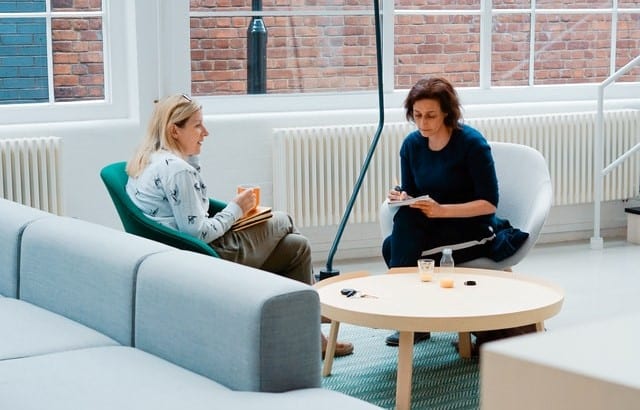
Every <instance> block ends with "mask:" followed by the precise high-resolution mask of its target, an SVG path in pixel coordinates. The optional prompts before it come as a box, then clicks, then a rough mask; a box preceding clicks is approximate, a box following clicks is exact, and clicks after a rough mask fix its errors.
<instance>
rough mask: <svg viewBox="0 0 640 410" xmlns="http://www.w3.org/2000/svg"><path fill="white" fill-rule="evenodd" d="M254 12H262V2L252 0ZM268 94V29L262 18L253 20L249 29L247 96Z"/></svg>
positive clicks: (258, 17) (255, 17)
mask: <svg viewBox="0 0 640 410" xmlns="http://www.w3.org/2000/svg"><path fill="white" fill-rule="evenodd" d="M251 10H252V11H262V0H251ZM266 92H267V27H266V26H265V25H264V21H263V20H262V16H254V17H252V18H251V22H250V23H249V27H248V28H247V94H266Z"/></svg>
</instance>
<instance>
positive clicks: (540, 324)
mask: <svg viewBox="0 0 640 410" xmlns="http://www.w3.org/2000/svg"><path fill="white" fill-rule="evenodd" d="M536 332H544V322H538V323H536Z"/></svg>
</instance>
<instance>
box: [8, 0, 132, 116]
mask: <svg viewBox="0 0 640 410" xmlns="http://www.w3.org/2000/svg"><path fill="white" fill-rule="evenodd" d="M133 5H134V3H132V2H120V1H111V0H103V2H102V16H101V17H102V29H103V38H102V41H103V63H104V100H87V101H65V102H55V101H53V92H54V90H53V77H52V75H53V73H52V67H53V64H52V60H51V59H52V49H51V42H52V39H51V18H52V14H54V13H52V12H51V10H50V3H49V1H47V10H46V11H45V12H34V13H7V14H11V16H12V17H14V15H16V16H17V15H18V14H19V15H20V16H21V17H22V18H25V17H26V18H42V17H44V18H45V19H46V21H47V23H46V24H47V54H48V56H47V59H48V63H47V66H48V68H47V69H48V76H49V79H48V81H49V102H42V103H24V104H19V103H18V104H6V105H0V124H2V125H3V126H7V125H17V124H24V123H58V122H69V121H87V120H101V119H113V118H125V117H127V116H129V115H130V113H129V100H130V98H129V93H130V90H129V88H130V87H129V84H130V82H131V80H130V78H131V77H130V70H129V69H128V68H127V67H129V66H130V63H131V60H130V58H129V56H130V55H131V53H130V52H129V51H128V49H129V47H128V44H127V33H128V31H127V30H126V29H125V30H123V29H122V28H123V27H129V26H130V19H129V18H128V16H129V15H132V14H134V13H133ZM89 14H92V15H95V13H94V12H85V11H79V12H77V13H76V12H57V13H55V15H56V16H59V15H64V16H75V15H89ZM112 22H118V23H119V24H112ZM113 79H118V81H113Z"/></svg>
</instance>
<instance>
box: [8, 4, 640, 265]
mask: <svg viewBox="0 0 640 410" xmlns="http://www.w3.org/2000/svg"><path fill="white" fill-rule="evenodd" d="M170 3H172V4H173V2H170ZM127 7H129V9H128V13H127V19H126V22H125V24H124V25H122V26H118V29H119V30H123V31H125V32H126V33H127V37H128V38H130V39H136V40H135V41H131V42H129V43H127V45H126V50H121V51H124V52H125V53H126V55H127V59H128V60H127V61H128V65H127V70H126V71H127V73H128V74H127V75H128V79H127V81H122V82H120V81H119V80H118V79H114V86H115V87H118V86H119V85H118V83H124V84H126V90H125V91H126V93H127V98H128V99H127V104H128V105H129V106H130V107H132V108H130V109H129V110H128V115H127V116H126V118H117V119H113V120H99V121H78V122H73V121H67V122H63V123H45V124H38V123H32V122H28V121H27V122H25V123H23V124H17V125H0V138H16V137H29V136H40V135H57V136H60V137H62V138H63V156H62V179H63V189H64V196H65V198H64V206H65V214H66V215H68V216H71V217H77V218H80V219H84V220H88V221H93V222H96V223H99V224H104V225H107V226H111V227H115V228H118V229H121V225H120V222H119V220H118V217H117V215H116V212H115V209H114V207H113V205H112V203H111V201H110V199H109V197H108V195H107V193H106V190H105V188H104V186H103V184H102V182H101V180H100V178H99V171H100V169H101V168H102V167H103V166H105V165H106V164H108V163H110V162H114V161H121V160H127V159H128V158H129V156H130V155H131V153H132V152H133V150H134V148H135V146H136V144H137V143H138V141H139V139H140V138H141V136H142V134H143V131H144V129H145V128H146V121H147V119H148V117H149V115H150V111H151V109H152V107H153V103H152V101H153V100H154V99H157V98H159V97H160V96H163V95H166V94H167V93H169V92H182V91H184V90H185V89H188V76H186V75H184V73H185V72H188V70H189V63H188V61H186V59H183V60H185V61H182V60H180V59H177V60H176V53H175V52H167V51H166V50H167V49H172V48H171V47H169V46H168V44H169V43H173V46H174V47H173V49H175V48H180V47H188V38H187V36H186V35H184V33H183V35H182V36H181V35H180V34H179V33H176V31H179V30H177V29H176V28H173V29H171V30H165V31H163V30H159V29H158V27H159V25H158V24H157V21H165V20H166V18H167V15H166V13H167V10H157V2H155V1H153V0H136V1H135V2H132V3H131V4H130V6H127ZM171 13H177V14H180V15H181V17H180V18H183V19H188V16H187V15H186V14H185V10H184V9H181V8H177V9H176V10H173V11H171ZM181 13H182V14H181ZM162 26H163V27H166V23H165V24H163V25H162ZM185 44H186V45H185ZM187 54H188V53H187ZM180 73H182V75H180ZM481 93H482V92H481V91H480V90H477V91H472V92H469V93H466V94H464V95H463V103H464V104H465V107H466V110H465V116H466V117H467V118H472V117H479V116H485V115H488V116H495V115H496V113H501V114H504V113H507V112H512V113H513V114H522V113H531V112H562V111H581V110H594V109H595V106H596V105H595V101H594V100H593V99H589V98H588V97H585V98H584V100H583V101H581V102H571V103H563V102H561V101H558V102H554V103H545V102H543V101H542V102H536V103H534V104H530V103H529V104H502V105H496V104H491V105H488V104H486V103H485V104H477V103H476V101H477V100H478V99H481V98H480V97H481ZM622 94H623V96H624V92H623V93H622ZM627 94H628V93H627ZM631 95H633V94H631ZM403 97H404V96H403V95H402V94H397V95H390V96H388V97H387V101H386V102H385V105H386V106H387V107H388V109H387V111H386V115H385V117H386V122H393V121H403V120H404V117H403V113H402V110H401V104H402V98H403ZM372 99H374V100H375V97H372ZM374 102H375V101H374ZM608 107H610V108H620V107H635V108H640V103H639V102H638V100H637V99H624V98H614V99H613V101H611V102H610V103H608ZM205 113H206V115H205V123H206V126H207V127H208V128H209V131H210V133H211V135H210V136H209V137H208V139H207V141H206V142H205V145H204V147H203V154H202V163H203V165H204V170H203V172H204V176H205V179H206V180H207V182H208V186H209V190H210V195H212V196H214V197H217V198H219V199H223V200H228V199H230V198H231V197H232V196H233V195H234V192H235V186H236V185H237V184H238V183H246V182H255V183H259V184H260V185H261V186H262V187H263V202H264V203H265V204H266V203H271V202H272V180H273V178H272V165H271V157H272V151H271V150H272V148H271V140H272V129H273V128H275V127H291V126H310V125H329V124H347V123H367V122H368V123H376V122H377V121H378V119H377V110H376V109H373V108H371V109H358V110H353V109H350V110H349V109H339V110H333V111H332V110H321V111H318V110H314V111H305V110H303V109H300V110H299V111H297V110H290V109H286V110H284V111H282V112H271V113H255V112H254V111H252V110H249V109H248V110H247V112H246V113H242V114H218V115H216V114H212V113H211V112H207V110H205ZM3 115H6V114H3V112H2V110H0V124H6V123H7V122H9V121H3V120H2V116H3ZM32 118H36V119H37V116H32ZM623 208H624V204H623V203H622V202H615V203H606V204H603V212H602V215H603V217H602V228H603V231H602V233H603V235H618V236H619V235H623V234H624V229H625V223H626V219H625V216H624V212H623ZM592 219H593V210H592V206H591V205H585V206H580V207H562V208H555V209H553V210H552V213H551V215H550V218H549V221H548V223H547V226H546V227H545V229H544V233H543V235H544V237H543V240H544V241H551V240H572V239H585V240H586V239H587V238H589V237H590V236H591V233H592V232H591V230H592ZM335 231H336V227H335V226H332V227H327V228H322V229H314V230H306V231H305V233H306V234H307V235H308V236H309V237H310V238H311V240H312V246H313V249H314V259H315V260H316V261H320V262H322V261H324V260H325V258H326V254H327V250H328V249H329V247H330V245H331V243H332V241H333V237H334V235H335ZM380 241H381V239H380V238H379V234H378V228H377V226H376V225H375V224H369V225H366V226H349V227H347V229H346V231H345V234H344V237H343V239H342V241H341V245H340V247H339V252H338V253H337V254H336V260H339V259H340V258H346V257H356V256H357V257H360V256H374V255H379V246H380Z"/></svg>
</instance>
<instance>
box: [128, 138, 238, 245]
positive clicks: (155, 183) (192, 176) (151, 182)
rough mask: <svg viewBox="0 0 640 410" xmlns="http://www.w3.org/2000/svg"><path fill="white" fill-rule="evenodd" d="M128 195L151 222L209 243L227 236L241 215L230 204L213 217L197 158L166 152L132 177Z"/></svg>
mask: <svg viewBox="0 0 640 410" xmlns="http://www.w3.org/2000/svg"><path fill="white" fill-rule="evenodd" d="M127 194H128V195H129V197H130V198H131V200H132V201H133V203H134V204H136V206H137V207H138V208H140V209H141V210H142V212H144V213H145V214H146V215H147V216H149V217H150V218H151V219H154V220H155V221H158V222H160V223H161V224H163V225H166V226H168V227H170V228H173V229H177V230H179V231H181V232H185V233H187V234H190V235H193V236H195V237H197V238H200V239H202V240H203V241H205V242H207V243H209V242H211V241H213V240H215V239H217V238H219V237H221V236H222V235H224V234H225V233H226V232H227V231H228V230H229V229H230V228H231V225H232V224H233V223H234V222H235V221H236V220H237V219H238V218H240V216H242V209H241V208H240V207H239V206H238V204H236V203H235V202H233V201H230V202H229V203H228V205H227V207H226V208H224V209H223V210H222V211H220V212H218V213H217V214H215V215H213V216H211V217H210V216H209V215H208V212H207V211H208V209H209V197H208V196H207V186H206V185H205V183H204V181H203V180H202V177H201V175H200V166H199V165H198V159H197V157H190V158H189V162H187V161H185V160H184V159H182V158H181V157H179V156H177V155H175V154H173V153H171V152H169V151H164V150H163V151H158V152H156V153H155V154H153V155H152V157H151V161H150V162H149V164H148V165H147V167H146V168H145V169H144V171H143V172H142V174H140V176H138V177H137V178H131V177H129V181H128V182H127Z"/></svg>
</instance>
